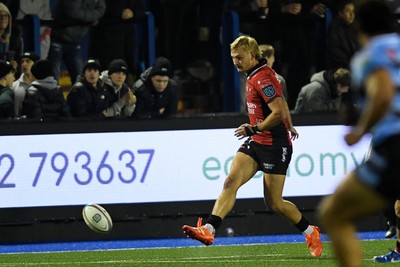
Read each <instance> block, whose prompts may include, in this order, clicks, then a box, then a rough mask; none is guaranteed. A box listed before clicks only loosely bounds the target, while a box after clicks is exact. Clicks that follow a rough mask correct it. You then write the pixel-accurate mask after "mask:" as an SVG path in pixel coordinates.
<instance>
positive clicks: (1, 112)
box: [0, 60, 15, 119]
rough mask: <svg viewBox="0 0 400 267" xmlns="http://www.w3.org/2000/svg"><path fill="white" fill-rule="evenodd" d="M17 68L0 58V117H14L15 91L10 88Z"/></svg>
mask: <svg viewBox="0 0 400 267" xmlns="http://www.w3.org/2000/svg"><path fill="white" fill-rule="evenodd" d="M14 72H15V69H14V67H13V66H12V65H11V64H10V62H8V61H4V60H0V118H1V119H10V118H13V117H14V91H13V90H12V89H11V88H10V87H11V85H12V83H13V82H14V80H15V77H14Z"/></svg>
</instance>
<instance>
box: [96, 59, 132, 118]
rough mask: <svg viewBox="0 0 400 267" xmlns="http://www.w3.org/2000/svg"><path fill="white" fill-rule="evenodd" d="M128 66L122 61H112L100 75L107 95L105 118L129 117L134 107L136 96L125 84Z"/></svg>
mask: <svg viewBox="0 0 400 267" xmlns="http://www.w3.org/2000/svg"><path fill="white" fill-rule="evenodd" d="M127 74H128V65H127V64H126V62H125V60H123V59H114V60H113V61H111V63H110V65H109V66H108V70H106V71H103V72H102V73H101V76H100V79H101V80H102V81H103V82H104V84H105V86H106V87H107V90H108V93H109V97H110V99H109V102H108V108H107V109H106V110H105V111H104V112H103V114H104V115H105V116H106V117H130V116H132V113H133V111H134V110H135V107H136V96H135V94H134V92H133V90H132V89H131V88H129V86H128V85H127V84H126V76H127Z"/></svg>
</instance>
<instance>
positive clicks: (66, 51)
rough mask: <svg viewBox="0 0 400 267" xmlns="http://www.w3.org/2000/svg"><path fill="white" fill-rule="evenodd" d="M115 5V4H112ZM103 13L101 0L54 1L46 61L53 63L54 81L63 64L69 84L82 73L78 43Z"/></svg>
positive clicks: (102, 0)
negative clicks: (62, 63) (67, 74)
mask: <svg viewBox="0 0 400 267" xmlns="http://www.w3.org/2000/svg"><path fill="white" fill-rule="evenodd" d="M115 2H117V1H115ZM105 11H106V4H105V2H104V0H58V1H57V5H56V7H55V9H54V11H53V17H54V25H53V28H52V33H51V44H50V51H49V54H48V57H47V58H48V60H50V61H51V63H53V72H54V77H55V79H56V80H58V79H59V78H60V67H61V62H62V61H64V63H65V65H66V67H67V69H68V72H69V75H70V77H71V81H72V83H75V81H76V78H77V77H78V75H80V74H81V73H82V69H83V66H82V55H81V46H80V45H81V42H82V40H83V38H84V37H85V35H86V34H87V33H88V31H89V29H90V27H91V26H92V25H94V24H96V23H98V20H99V19H100V18H101V16H103V14H104V12H105Z"/></svg>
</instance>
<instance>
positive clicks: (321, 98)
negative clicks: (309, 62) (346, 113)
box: [294, 70, 341, 113]
mask: <svg viewBox="0 0 400 267" xmlns="http://www.w3.org/2000/svg"><path fill="white" fill-rule="evenodd" d="M334 72H335V70H329V71H321V72H317V73H315V74H314V75H313V76H312V77H311V82H310V83H309V84H307V85H305V86H303V87H302V88H301V90H300V93H299V96H298V98H297V101H296V106H295V108H294V111H295V112H296V113H309V112H315V111H337V110H338V109H339V106H340V102H341V97H340V96H339V95H338V94H337V93H336V83H335V81H334V80H333V73H334Z"/></svg>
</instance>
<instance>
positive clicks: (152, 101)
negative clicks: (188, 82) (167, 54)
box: [133, 57, 178, 118]
mask: <svg viewBox="0 0 400 267" xmlns="http://www.w3.org/2000/svg"><path fill="white" fill-rule="evenodd" d="M171 77H172V69H171V62H170V61H169V60H168V59H167V58H164V57H159V58H157V59H156V61H155V63H154V65H153V67H150V68H148V69H147V70H145V71H144V72H143V73H142V74H141V75H140V79H139V80H137V81H136V83H135V84H134V86H133V89H134V91H135V94H136V96H137V103H136V110H135V113H134V114H133V115H134V117H138V118H160V117H167V116H170V115H174V114H176V112H177V110H178V96H177V91H178V84H177V83H176V82H175V81H174V80H172V79H171Z"/></svg>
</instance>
